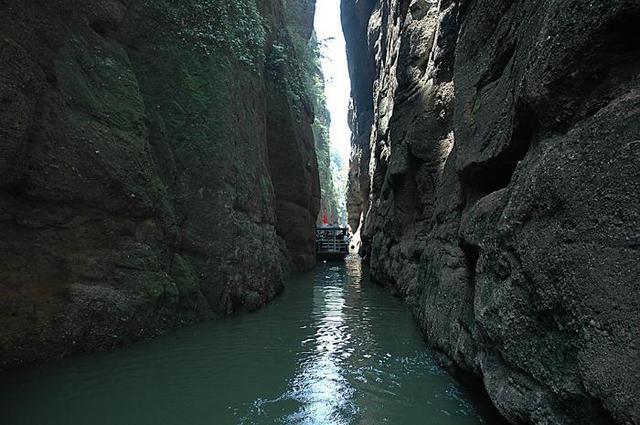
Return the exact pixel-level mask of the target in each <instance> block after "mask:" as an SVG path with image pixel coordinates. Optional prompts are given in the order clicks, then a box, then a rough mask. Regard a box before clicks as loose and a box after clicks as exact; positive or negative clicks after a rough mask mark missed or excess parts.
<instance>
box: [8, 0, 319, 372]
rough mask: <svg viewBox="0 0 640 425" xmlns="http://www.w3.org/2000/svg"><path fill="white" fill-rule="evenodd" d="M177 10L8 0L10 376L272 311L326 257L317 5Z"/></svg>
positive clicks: (199, 3) (206, 2) (195, 1)
mask: <svg viewBox="0 0 640 425" xmlns="http://www.w3.org/2000/svg"><path fill="white" fill-rule="evenodd" d="M178 3H179V4H177V3H175V4H174V3H173V2H168V1H163V0H160V1H146V0H127V1H116V0H91V1H62V0H55V1H46V2H42V1H35V0H33V1H31V0H24V1H23V0H21V1H13V0H8V1H2V2H0V22H1V24H2V26H1V34H0V57H1V59H2V60H1V62H0V104H1V105H2V108H0V257H2V262H1V263H0V369H2V368H6V367H11V366H15V365H17V364H20V363H27V362H32V361H35V360H45V359H50V358H52V357H60V356H64V355H66V354H68V353H71V352H75V351H87V350H95V349H102V348H109V347H112V346H115V345H119V344H122V343H126V342H128V341H131V340H134V339H138V338H140V337H143V336H147V335H154V334H157V333H158V332H160V331H162V330H163V329H166V328H169V327H172V326H175V325H177V324H179V323H181V322H187V321H193V320H198V319H201V318H203V317H209V316H212V315H226V314H231V313H234V312H236V311H242V310H254V309H257V308H259V307H260V306H262V305H264V303H266V302H267V301H268V300H270V299H271V298H273V297H274V296H275V295H276V294H277V293H278V292H279V291H280V290H281V289H282V278H283V274H284V273H285V270H284V269H285V268H299V269H303V268H308V267H309V266H310V265H311V264H312V261H311V260H312V259H313V249H314V244H313V240H312V238H313V232H314V223H315V218H316V215H317V211H318V208H319V196H320V193H319V187H318V173H317V163H316V158H315V152H314V147H313V134H312V131H311V126H310V122H311V121H312V119H313V118H312V115H313V112H312V111H311V108H309V107H308V106H307V105H308V104H309V102H308V100H305V94H304V93H302V92H300V91H296V90H297V88H299V86H301V85H300V84H298V85H297V86H296V87H292V84H291V78H292V76H295V75H297V74H299V72H298V68H299V64H298V58H297V55H296V51H295V46H294V45H293V42H292V39H293V34H294V33H295V34H296V36H297V37H299V38H300V37H302V38H304V37H307V39H308V37H309V36H310V35H311V24H312V21H313V19H312V17H313V10H314V9H313V8H314V2H313V1H306V2H304V3H299V4H296V8H295V11H293V12H295V13H293V12H292V11H291V10H289V9H288V7H289V6H288V5H283V3H281V2H280V1H268V0H264V1H259V2H257V3H256V2H255V1H254V0H239V1H235V2H227V1H222V0H189V1H183V2H178ZM289 12H291V13H289ZM283 162H286V166H283Z"/></svg>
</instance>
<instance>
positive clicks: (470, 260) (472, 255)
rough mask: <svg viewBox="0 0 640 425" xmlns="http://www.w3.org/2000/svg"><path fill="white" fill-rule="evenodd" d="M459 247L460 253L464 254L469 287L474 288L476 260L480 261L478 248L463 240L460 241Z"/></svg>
mask: <svg viewBox="0 0 640 425" xmlns="http://www.w3.org/2000/svg"><path fill="white" fill-rule="evenodd" d="M459 245H460V249H462V252H463V253H464V259H465V263H466V264H465V265H466V267H467V276H468V282H469V286H470V287H471V288H474V285H475V281H476V267H477V266H478V260H479V259H480V248H479V247H478V246H476V245H473V244H471V243H469V242H467V241H465V240H460V243H459Z"/></svg>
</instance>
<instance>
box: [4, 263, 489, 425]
mask: <svg viewBox="0 0 640 425" xmlns="http://www.w3.org/2000/svg"><path fill="white" fill-rule="evenodd" d="M0 411H2V412H3V422H2V423H3V425H4V424H5V423H6V424H7V425H32V424H33V425H35V424H47V425H79V424H82V425H85V424H87V423H91V424H92V425H112V424H115V423H132V424H133V423H135V424H136V425H147V424H148V425H151V424H153V425H161V424H167V425H173V424H176V425H177V424H190V425H205V424H206V425H211V424H222V425H224V424H238V423H241V424H273V423H277V424H296V425H297V424H314V425H316V424H318V425H324V424H327V425H334V424H335V425H340V424H367V425H369V424H379V423H391V424H408V425H410V424H422V423H424V422H423V421H424V419H425V418H430V420H431V421H432V422H431V423H433V424H437V425H463V424H464V425H466V424H479V423H483V420H482V418H481V417H480V416H479V415H478V413H477V410H476V407H475V405H474V404H473V403H471V402H469V401H468V400H467V399H466V397H465V395H464V393H463V392H462V391H461V390H460V388H459V387H458V386H457V385H456V384H455V383H454V382H453V381H452V380H451V379H450V378H449V377H448V376H447V375H446V374H445V373H444V372H443V371H442V370H441V369H440V368H439V367H438V366H437V365H436V364H435V363H434V361H433V360H432V358H431V357H430V355H429V354H428V352H427V351H426V349H425V346H424V344H423V342H422V339H421V335H420V333H419V332H418V331H417V329H416V327H415V325H414V322H413V320H412V318H411V315H410V314H409V312H408V311H407V309H406V307H405V306H404V305H402V304H401V303H400V302H398V301H397V300H396V299H394V298H393V297H390V296H389V294H388V293H387V292H386V291H385V290H384V289H382V288H379V287H377V286H375V285H372V284H371V283H370V282H369V281H368V279H367V277H366V273H363V271H362V269H361V266H360V263H359V262H358V261H355V260H354V259H350V260H348V261H347V262H346V263H345V264H342V265H335V264H320V265H319V266H318V268H317V269H316V270H315V271H314V272H313V273H310V274H307V275H305V276H301V277H298V278H296V279H294V280H292V281H291V282H289V283H288V284H287V288H286V291H285V293H284V295H283V296H282V297H280V298H279V299H277V300H276V301H275V302H274V303H273V304H272V305H271V306H269V307H268V308H266V309H264V310H262V311H260V312H258V313H255V314H249V315H242V316H239V317H237V318H234V319H232V320H230V321H219V322H213V323H207V324H203V325H200V326H195V327H192V328H189V329H184V330H181V331H178V332H175V333H172V334H168V335H165V336H164V337H161V338H159V339H156V340H153V341H148V342H145V343H142V344H138V345H135V346H133V347H129V348H126V349H123V350H119V351H116V352H112V353H107V354H100V355H94V356H86V357H76V358H73V359H68V360H66V361H63V362H61V363H59V364H56V365H52V366H49V367H46V368H42V369H37V370H34V371H30V372H24V373H18V374H16V375H13V376H12V377H11V378H6V379H4V380H3V381H0ZM96 412H99V414H97V413H96Z"/></svg>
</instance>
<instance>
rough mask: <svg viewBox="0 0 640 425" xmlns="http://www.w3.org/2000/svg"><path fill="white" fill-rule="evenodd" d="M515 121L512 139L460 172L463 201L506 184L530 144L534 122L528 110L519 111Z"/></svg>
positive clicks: (471, 201)
mask: <svg viewBox="0 0 640 425" xmlns="http://www.w3.org/2000/svg"><path fill="white" fill-rule="evenodd" d="M518 115H520V116H522V117H523V118H522V119H520V120H519V121H518V124H517V125H516V127H515V129H514V131H513V135H512V137H511V142H510V143H509V144H508V145H507V147H506V148H505V149H504V150H502V151H501V152H500V153H499V154H498V155H496V156H494V157H492V158H490V159H488V160H487V161H485V162H482V163H474V164H471V165H469V166H468V167H466V168H465V169H464V170H463V171H462V173H461V180H462V187H463V189H464V192H465V199H466V205H467V206H470V205H473V204H474V203H475V202H477V201H478V200H479V199H481V198H483V197H485V196H487V195H489V194H491V193H493V192H496V191H498V190H500V189H504V188H505V187H507V186H508V185H509V184H510V183H511V180H512V178H513V174H514V173H515V171H516V168H517V167H518V163H519V162H520V161H522V160H523V159H524V158H525V156H526V155H527V153H528V152H529V149H530V148H531V144H532V140H533V136H534V133H535V128H536V123H535V119H534V118H533V115H532V114H531V113H524V114H518Z"/></svg>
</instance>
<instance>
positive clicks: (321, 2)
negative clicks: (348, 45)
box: [315, 0, 351, 171]
mask: <svg viewBox="0 0 640 425" xmlns="http://www.w3.org/2000/svg"><path fill="white" fill-rule="evenodd" d="M315 29H316V35H317V37H318V40H319V41H320V43H321V45H322V46H323V47H322V54H323V56H324V57H323V58H322V59H321V64H322V72H323V73H324V78H325V80H326V96H327V108H328V109H329V113H330V114H331V128H330V137H331V148H332V150H334V151H335V152H338V153H339V154H340V156H341V158H342V162H343V164H347V163H348V162H349V153H350V149H351V147H350V146H351V145H350V139H351V130H350V129H349V125H348V122H347V119H348V114H349V96H350V93H351V83H350V81H349V71H348V68H347V54H346V49H345V41H344V35H343V34H342V26H341V24H340V0H317V2H316V17H315ZM340 171H343V170H340Z"/></svg>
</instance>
